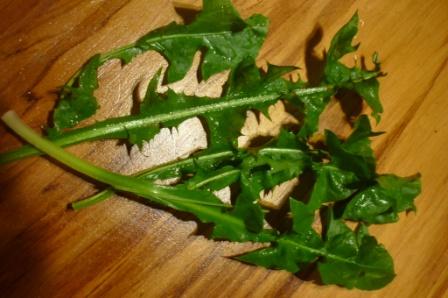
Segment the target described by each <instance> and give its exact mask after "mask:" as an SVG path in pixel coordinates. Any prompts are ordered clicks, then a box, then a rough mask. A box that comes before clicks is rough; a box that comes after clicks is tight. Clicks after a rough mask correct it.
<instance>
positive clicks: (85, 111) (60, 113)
mask: <svg viewBox="0 0 448 298" xmlns="http://www.w3.org/2000/svg"><path fill="white" fill-rule="evenodd" d="M99 65H100V55H95V56H93V57H92V58H91V59H90V60H89V62H88V63H87V64H86V65H85V67H84V68H83V69H82V70H81V72H80V74H79V76H78V77H77V78H76V79H75V81H74V82H73V84H67V85H65V86H64V88H63V89H62V91H61V95H60V101H59V103H58V106H57V107H56V108H55V110H54V112H53V123H54V130H53V131H52V133H55V132H57V131H59V130H60V129H62V128H67V127H72V126H74V125H76V124H77V123H78V122H79V121H80V120H82V119H85V118H87V117H90V116H91V115H93V114H94V113H95V111H96V109H97V108H98V105H97V102H96V99H95V97H94V96H93V91H94V90H95V89H96V88H98V80H97V69H98V67H99ZM50 133H51V132H50Z"/></svg>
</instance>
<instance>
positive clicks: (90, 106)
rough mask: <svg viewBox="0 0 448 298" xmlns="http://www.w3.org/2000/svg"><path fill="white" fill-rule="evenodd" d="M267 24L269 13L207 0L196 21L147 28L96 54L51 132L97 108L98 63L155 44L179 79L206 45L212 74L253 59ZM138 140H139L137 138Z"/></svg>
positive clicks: (206, 67)
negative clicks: (245, 12) (242, 11)
mask: <svg viewBox="0 0 448 298" xmlns="http://www.w3.org/2000/svg"><path fill="white" fill-rule="evenodd" d="M216 20H219V21H216ZM267 26H268V21H267V19H266V17H264V16H261V15H254V16H252V17H251V18H249V19H248V20H246V21H244V20H242V19H241V17H240V16H239V14H238V12H237V11H236V10H235V9H234V8H233V6H232V4H231V2H230V0H206V1H204V9H203V11H202V12H201V13H200V14H199V15H198V17H197V18H196V20H195V21H194V22H193V23H191V24H188V25H181V24H176V23H171V24H169V25H167V26H165V27H162V28H159V29H157V30H154V31H152V32H150V33H148V34H147V35H145V36H143V37H142V38H140V39H139V40H138V41H137V42H136V43H135V44H132V45H130V46H127V47H124V48H122V49H119V50H117V51H112V52H110V53H106V54H104V55H102V56H100V55H96V56H94V57H93V58H92V59H91V60H90V62H89V63H87V64H86V66H85V67H84V68H83V70H82V71H81V72H80V73H78V74H77V75H75V77H74V78H73V79H72V80H71V81H70V82H69V83H68V84H66V85H65V86H64V88H63V89H62V92H61V98H60V101H59V103H58V105H57V107H56V109H55V112H54V115H53V124H54V129H51V130H50V132H49V133H51V134H56V133H60V130H61V129H64V128H71V127H73V126H75V125H76V124H77V123H78V122H79V121H81V120H84V119H86V118H88V117H90V116H92V115H93V114H94V113H95V111H96V109H97V101H96V98H95V97H94V95H93V92H94V90H95V89H96V88H97V87H98V83H97V78H96V77H97V74H98V68H99V66H100V65H102V64H104V63H105V62H106V61H108V60H111V59H120V60H121V61H122V62H123V63H128V62H130V61H131V60H132V58H133V57H135V56H136V55H137V54H140V53H142V52H145V51H148V50H155V51H157V52H159V53H160V54H162V55H163V56H164V57H165V58H166V59H167V60H168V62H169V63H170V65H169V67H168V71H167V72H168V74H167V80H168V82H174V81H178V80H180V79H182V78H183V77H184V76H185V74H186V73H187V71H188V70H189V69H190V67H191V65H192V62H193V57H194V55H195V53H196V52H197V51H199V50H201V51H204V57H203V61H202V64H201V75H202V78H203V79H208V78H209V77H210V76H211V75H213V74H216V73H218V72H221V71H224V70H227V69H230V70H233V69H235V68H236V67H237V66H238V65H239V64H240V63H242V62H244V61H246V60H247V61H253V60H254V59H255V58H256V56H257V55H258V51H259V49H260V47H261V45H262V43H263V41H264V38H265V36H266V33H267ZM137 134H138V133H137ZM147 135H148V136H150V135H151V134H149V133H148V134H147ZM136 141H137V143H138V139H137V140H136Z"/></svg>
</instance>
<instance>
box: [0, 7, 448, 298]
mask: <svg viewBox="0 0 448 298" xmlns="http://www.w3.org/2000/svg"><path fill="white" fill-rule="evenodd" d="M176 2H177V3H181V4H182V5H183V6H187V7H188V6H192V7H200V1H187V0H183V1H176ZM234 2H235V5H236V6H237V8H238V9H239V10H240V11H241V13H242V15H243V16H249V15H251V14H253V13H262V14H264V15H267V16H268V17H269V18H270V19H271V27H270V33H269V36H268V39H267V42H266V44H265V45H264V47H263V49H262V53H261V56H260V59H259V62H260V64H263V63H265V62H264V61H266V60H268V61H269V62H271V63H274V64H294V65H298V66H301V67H302V69H303V70H302V71H301V75H302V76H306V75H308V76H309V77H310V79H311V80H313V79H315V73H314V72H310V73H308V74H307V73H306V71H305V69H314V70H316V69H318V68H319V57H321V56H322V51H323V49H324V48H325V47H326V46H328V44H329V40H330V38H331V36H332V35H333V34H334V33H335V32H336V30H337V29H338V28H339V27H340V26H341V25H342V24H343V23H344V22H345V21H346V20H348V18H349V17H350V16H351V14H352V13H353V12H354V11H355V10H356V9H358V10H359V13H360V16H361V19H362V21H363V26H362V27H361V32H360V33H359V37H358V40H359V41H361V42H362V47H361V49H360V50H361V53H362V54H364V55H370V53H372V52H373V51H375V50H378V51H379V52H380V56H381V58H382V62H383V67H384V69H385V70H386V71H387V73H388V75H387V77H385V78H383V79H381V96H382V101H383V104H384V109H385V113H384V115H383V120H382V122H381V123H380V124H379V125H378V127H376V129H377V130H384V131H387V134H386V135H383V136H380V137H378V138H376V139H375V140H374V149H375V152H376V155H377V157H378V163H379V170H380V172H394V173H397V174H400V175H410V174H413V173H415V172H417V171H419V172H421V173H422V175H423V194H422V195H421V196H420V197H419V198H418V199H417V209H418V211H417V213H410V214H408V215H403V216H402V218H401V220H400V222H399V223H396V224H390V225H385V226H374V227H372V232H373V233H374V234H375V235H376V236H377V237H378V238H379V240H380V241H381V242H382V243H384V245H385V246H386V247H387V248H388V250H389V251H390V253H391V254H392V256H393V257H394V260H395V269H396V272H397V277H396V278H395V280H394V281H393V282H392V283H391V284H390V285H389V286H387V287H386V288H384V289H382V290H379V291H375V292H361V291H357V290H353V291H348V290H345V289H341V288H338V287H335V286H319V285H315V284H314V283H312V282H310V281H303V280H300V279H299V278H297V277H295V276H293V275H291V274H289V273H286V272H282V271H271V270H266V269H263V268H255V267H251V266H247V265H243V264H240V263H238V262H234V261H231V260H229V259H226V258H223V257H222V256H226V255H232V254H234V253H237V252H240V251H242V250H244V249H245V248H247V245H245V244H230V243H227V242H214V241H210V240H207V239H205V238H203V237H201V236H192V235H191V234H192V233H193V232H194V231H195V229H196V224H195V223H194V222H192V221H189V220H181V219H178V218H175V217H173V215H171V214H170V213H167V212H165V211H161V210H158V209H155V208H152V207H150V206H145V205H142V204H140V203H138V202H135V201H132V200H128V199H125V198H122V197H118V196H117V197H115V198H113V199H111V200H110V201H108V202H107V203H104V204H99V205H97V206H94V207H92V208H89V209H87V210H84V211H82V212H77V213H75V212H71V211H68V210H66V205H67V203H69V202H71V201H74V200H77V199H80V198H82V197H85V196H86V195H88V194H90V193H92V192H93V191H94V189H95V188H94V186H93V185H91V184H90V183H89V182H88V181H85V180H84V179H82V178H81V177H78V176H76V175H74V174H73V173H72V172H67V171H66V170H65V169H64V168H61V167H59V166H58V165H57V164H54V163H53V162H52V161H51V160H49V159H47V158H42V157H41V158H29V159H26V160H22V161H19V162H15V163H12V164H9V165H5V166H2V167H1V168H0V289H1V294H0V295H1V296H7V297H68V296H75V297H85V296H94V297H104V296H106V297H123V296H126V297H135V296H144V297H180V296H182V297H215V296H216V297H291V296H292V297H332V298H335V297H446V296H447V295H448V237H447V231H448V216H447V212H448V200H447V199H446V197H447V196H448V171H447V168H448V154H447V148H448V128H447V127H448V117H446V114H445V113H448V101H447V97H448V91H447V87H446V86H448V67H447V59H448V31H447V30H446V29H447V28H448V2H447V1H444V0H432V1H431V0H427V1H423V0H418V1H411V0H397V1H386V0H377V1H367V0H363V1H347V0H341V1H329V0H324V1H302V0H295V1H290V0H277V1H272V0H271V1H269V0H261V1H257V0H236V1H234ZM172 20H179V17H178V16H177V15H176V13H175V11H174V9H173V8H172V4H171V2H170V1H162V0H107V1H106V0H94V1H80V0H39V1H37V0H36V1H32V0H16V1H6V0H5V1H1V2H0V113H3V112H5V111H7V110H9V109H14V110H15V111H17V112H18V113H19V114H20V115H21V117H22V118H23V119H24V120H25V121H26V122H27V123H28V124H30V125H31V126H32V127H33V128H35V129H36V130H39V129H40V128H41V127H42V126H43V125H44V124H46V123H47V118H48V113H49V112H50V111H51V109H52V107H53V106H54V103H55V100H56V95H55V92H54V91H55V90H56V89H57V87H58V86H61V85H62V84H63V83H64V82H65V81H66V80H67V79H68V78H69V77H70V76H71V75H72V74H73V73H74V72H75V71H76V70H77V69H78V68H79V67H80V66H81V65H82V64H83V63H84V62H85V61H86V59H87V58H88V57H90V56H91V55H93V54H95V53H97V52H104V51H106V50H108V49H112V48H115V47H117V46H120V45H124V44H127V43H129V42H132V41H134V40H136V39H137V38H138V37H139V36H141V35H142V34H144V33H145V32H147V31H149V30H152V29H154V28H157V27H159V26H162V25H164V24H167V23H168V22H170V21H172ZM152 59H156V60H157V58H154V57H153V58H150V59H149V62H145V63H143V64H141V65H140V66H139V65H138V64H137V65H134V66H132V69H121V67H120V66H119V65H114V64H113V63H111V64H109V65H106V66H105V67H104V68H103V70H102V72H101V75H100V79H101V82H102V87H101V88H102V89H101V90H102V91H101V92H102V93H101V92H100V91H99V92H100V94H99V97H100V98H101V99H102V105H103V108H104V109H103V111H102V113H103V114H101V115H102V116H104V117H105V116H108V115H112V114H114V115H116V114H120V113H126V112H127V111H129V99H128V97H129V92H130V91H129V87H130V86H131V87H132V86H135V83H136V82H138V81H139V80H142V79H143V78H145V76H146V77H147V75H148V72H150V70H146V71H145V70H144V67H145V65H147V64H146V63H150V64H152V65H153V67H154V65H157V63H161V62H156V60H152ZM139 67H140V68H139ZM141 67H143V69H142V68H141ZM126 86H127V87H126ZM125 87H126V88H125ZM340 110H341V108H340V106H339V105H338V104H332V105H331V106H330V108H329V109H328V111H327V112H326V116H325V118H324V119H323V120H322V126H323V127H331V128H332V129H335V130H337V131H339V132H340V133H342V134H344V133H347V124H346V121H345V120H344V119H343V116H342V114H341V112H340ZM0 135H1V138H0V148H1V150H2V151H4V150H7V149H11V148H15V147H16V146H18V145H19V144H20V141H19V140H18V139H17V138H15V137H14V136H13V135H12V134H10V133H9V132H8V131H7V130H6V128H5V127H3V126H2V127H1V128H0ZM69 150H70V151H71V152H74V153H76V154H77V155H78V156H80V157H82V158H85V159H87V160H90V161H92V162H94V163H95V164H98V165H101V166H103V167H106V168H108V169H110V170H114V171H119V172H123V173H131V172H133V170H135V168H136V165H135V163H133V162H132V161H130V160H129V158H128V154H127V149H126V148H125V147H124V146H121V145H117V144H116V143H115V142H112V141H110V142H102V143H89V144H82V145H77V146H74V147H71V148H70V149H69Z"/></svg>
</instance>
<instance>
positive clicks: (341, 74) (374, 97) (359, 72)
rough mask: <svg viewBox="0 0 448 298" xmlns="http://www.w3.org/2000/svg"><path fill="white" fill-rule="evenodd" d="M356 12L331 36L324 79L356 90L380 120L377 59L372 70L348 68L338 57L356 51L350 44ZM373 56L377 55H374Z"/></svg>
mask: <svg viewBox="0 0 448 298" xmlns="http://www.w3.org/2000/svg"><path fill="white" fill-rule="evenodd" d="M358 22H359V17H358V13H355V14H354V15H353V17H352V18H351V19H350V21H349V22H348V23H347V24H345V25H344V26H343V27H342V28H341V29H340V30H339V31H338V32H337V33H336V35H335V36H334V37H333V39H332V41H331V45H330V49H329V50H328V55H327V59H326V64H325V69H324V81H325V82H326V83H328V84H331V85H333V86H335V87H337V88H345V89H349V90H353V91H355V92H357V93H358V94H359V95H360V96H361V97H362V98H364V100H365V101H366V102H367V104H368V105H369V106H370V108H371V109H372V115H373V117H374V118H375V119H376V120H377V122H378V121H379V120H380V114H381V113H382V112H383V107H382V105H381V102H380V100H379V95H378V87H379V84H378V80H377V77H378V76H379V75H381V71H380V69H379V63H378V59H376V58H375V59H374V63H375V65H376V67H375V69H374V70H372V71H368V70H364V69H360V68H358V67H356V66H355V67H352V68H349V67H347V66H345V65H344V64H342V63H341V62H339V59H340V58H342V57H343V56H345V55H346V54H348V53H351V52H354V51H356V49H357V48H358V46H359V44H358V45H352V41H353V38H354V37H355V35H356V33H357V32H358ZM374 57H377V56H376V55H375V56H374Z"/></svg>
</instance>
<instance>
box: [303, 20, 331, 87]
mask: <svg viewBox="0 0 448 298" xmlns="http://www.w3.org/2000/svg"><path fill="white" fill-rule="evenodd" d="M322 36H323V30H322V26H321V25H319V24H317V25H316V26H315V27H314V29H313V31H311V34H310V36H309V37H308V38H307V39H306V44H305V53H304V54H305V66H306V71H307V77H308V82H309V83H310V84H311V85H312V86H315V85H318V84H319V83H320V81H321V80H322V77H323V74H324V68H325V57H326V53H325V52H324V53H323V57H320V56H319V55H317V54H316V51H315V49H316V47H317V46H318V45H319V44H320V42H321V41H322Z"/></svg>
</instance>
